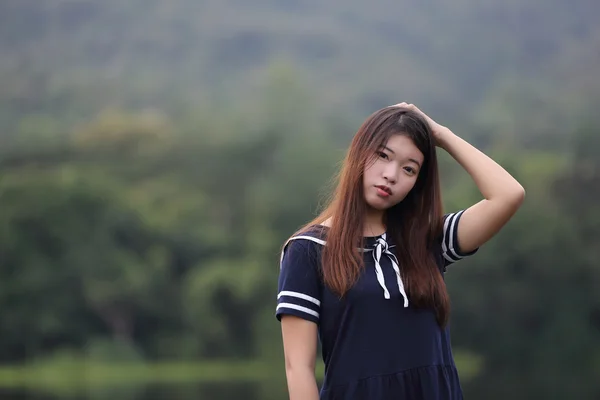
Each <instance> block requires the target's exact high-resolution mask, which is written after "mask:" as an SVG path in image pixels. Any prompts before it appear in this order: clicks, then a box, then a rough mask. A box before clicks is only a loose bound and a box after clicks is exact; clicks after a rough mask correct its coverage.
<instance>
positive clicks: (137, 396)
mask: <svg viewBox="0 0 600 400" xmlns="http://www.w3.org/2000/svg"><path fill="white" fill-rule="evenodd" d="M282 389H283V388H282V387H280V386H278V385H275V387H270V388H269V387H268V386H265V385H261V384H256V383H214V384H206V383H203V384H172V385H147V386H144V387H119V388H103V389H98V388H94V389H88V390H86V391H85V392H80V393H77V394H50V393H43V392H35V391H31V390H16V389H15V390H13V389H10V390H7V389H0V400H63V399H65V400H167V399H168V400H205V399H206V400H234V399H236V400H238V399H242V400H279V399H285V398H286V393H285V392H283V391H282Z"/></svg>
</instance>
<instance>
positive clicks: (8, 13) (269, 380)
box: [0, 0, 600, 400]
mask: <svg viewBox="0 0 600 400" xmlns="http://www.w3.org/2000/svg"><path fill="white" fill-rule="evenodd" d="M341 4H342V3H341V1H339V0H332V1H327V2H314V1H305V2H299V1H280V2H275V1H271V0H260V1H254V2H251V4H250V3H245V2H240V1H235V0H227V1H224V0H223V1H202V2H197V1H192V0H173V1H170V2H157V1H147V0H144V1H141V0H130V1H126V2H120V1H115V0H106V1H103V2H100V1H92V0H60V1H59V0H51V1H45V2H41V3H40V2H37V1H32V0H7V1H3V2H0V52H1V54H2V57H0V83H2V88H3V90H2V91H1V92H0V210H2V212H0V309H1V310H2V314H1V317H0V335H1V337H2V341H1V342H0V362H2V363H4V364H7V365H12V366H11V367H6V368H4V369H1V370H0V381H2V382H4V383H6V384H14V385H21V384H24V385H32V386H35V387H37V386H40V387H44V388H48V387H51V388H54V389H57V390H60V391H61V392H62V391H63V390H67V389H65V388H66V387H67V386H69V385H71V384H73V382H72V381H77V380H78V378H77V376H80V375H78V374H82V373H84V374H85V379H80V380H79V381H77V382H76V383H77V384H76V385H75V386H77V385H86V386H87V385H91V386H93V385H96V384H97V385H100V384H101V383H102V384H111V385H113V384H115V385H116V384H125V383H126V382H129V383H131V385H134V384H135V383H139V382H147V381H158V382H165V381H170V380H178V379H180V380H182V381H183V380H186V379H189V380H198V381H203V382H208V381H215V382H217V381H221V382H223V380H229V381H230V382H231V385H229V386H230V390H231V393H232V394H231V397H232V398H237V397H239V393H244V395H245V396H246V397H247V398H251V396H255V397H256V398H257V399H258V398H260V399H261V400H262V399H264V400H270V399H276V398H277V399H279V398H282V397H283V396H284V393H285V383H284V381H283V379H284V378H283V374H284V372H283V356H282V348H281V341H280V331H279V324H278V323H277V321H276V320H275V318H274V305H275V296H276V281H277V274H278V259H279V250H280V246H281V244H282V242H283V241H284V240H285V239H286V238H287V237H288V235H290V234H291V233H292V232H293V231H294V230H295V229H296V228H297V227H299V226H300V225H302V224H303V223H304V222H305V221H306V220H308V219H309V218H310V217H312V216H313V215H314V214H315V213H316V211H317V210H318V208H319V206H320V205H321V204H322V200H323V199H324V196H326V195H327V194H328V190H329V188H330V187H331V186H330V184H331V180H330V177H331V176H332V174H333V173H334V172H335V170H336V168H337V166H338V164H339V161H340V160H341V158H342V156H343V151H344V149H345V147H346V146H347V145H348V144H349V141H350V139H351V137H352V135H353V133H354V132H355V130H356V129H357V127H358V124H359V123H360V121H361V120H362V119H363V118H364V117H366V115H367V114H368V113H370V112H372V111H373V110H374V109H376V108H378V107H380V106H384V105H387V104H390V103H396V102H399V101H404V100H409V101H411V102H414V103H416V104H418V105H419V106H420V107H422V108H423V109H424V110H425V111H426V112H429V113H430V114H431V115H432V116H433V117H434V118H435V119H438V120H440V122H442V123H445V124H447V125H449V126H450V127H451V128H453V129H454V130H455V131H456V132H457V133H459V134H460V135H461V136H464V137H465V138H466V139H468V140H470V141H472V142H473V143H474V144H476V145H477V146H478V147H480V148H482V149H483V150H484V151H486V152H487V153H488V154H490V155H492V156H493V157H494V158H495V159H496V160H498V161H500V162H501V163H502V165H504V166H505V167H506V168H507V169H509V170H510V172H511V173H513V174H514V175H515V176H516V177H517V178H518V179H519V180H520V181H521V182H522V183H523V185H524V186H525V188H526V190H527V199H526V203H525V205H524V207H523V208H522V210H520V211H519V213H518V214H517V215H516V216H515V218H514V219H513V220H512V221H511V222H510V223H509V224H508V225H507V226H506V228H505V229H504V230H503V231H502V232H501V233H500V234H499V235H498V236H497V237H496V238H494V239H493V240H492V241H491V242H490V243H489V244H487V245H486V246H485V247H484V248H482V249H481V250H480V252H479V253H478V254H477V256H476V257H473V258H472V259H469V260H465V261H463V262H461V263H460V265H458V264H457V265H456V266H454V267H453V268H452V269H451V270H450V271H449V272H448V274H447V282H448V286H449V290H450V292H451V295H452V299H453V319H452V331H453V340H454V346H455V349H456V350H455V355H456V359H457V363H458V365H459V369H460V372H461V376H462V377H463V382H464V390H465V394H466V397H467V398H475V399H478V398H485V399H489V400H495V399H504V398H506V397H508V396H510V397H511V398H513V399H515V400H518V399H537V398H543V399H564V398H569V399H571V398H573V399H594V398H598V397H600V384H599V383H598V379H597V377H598V376H600V346H599V345H598V343H600V295H599V293H600V269H598V267H597V260H598V258H599V256H600V254H599V251H600V250H599V249H600V246H599V242H600V212H599V211H598V207H597V205H596V203H597V201H596V199H597V198H598V196H600V193H599V190H600V161H599V160H598V158H597V157H596V155H597V154H598V152H599V151H600V140H599V138H600V136H599V135H598V127H599V126H600V119H599V118H598V115H597V112H596V111H595V110H593V109H592V107H593V106H595V104H597V103H598V100H600V83H599V82H600V81H598V80H597V79H594V77H595V74H596V73H594V72H593V71H597V70H598V67H599V66H600V59H599V58H598V52H593V51H589V50H590V48H594V47H593V46H594V45H597V40H598V38H599V37H600V35H599V33H600V31H599V30H598V29H599V28H598V25H597V24H595V23H594V22H595V20H594V19H593V18H594V17H593V16H594V15H598V12H599V11H600V10H599V9H598V4H596V3H594V2H589V1H584V0H577V1H575V2H571V3H568V4H567V3H566V2H560V1H556V0H552V1H550V2H548V1H546V2H543V3H542V2H541V0H537V1H533V2H530V3H527V4H524V3H519V2H508V3H501V4H500V3H494V2H490V1H484V2H479V3H475V2H472V1H468V2H467V1H455V2H453V3H452V4H450V3H444V2H441V1H430V2H421V3H410V4H403V5H402V6H401V7H400V6H398V5H397V3H394V2H390V1H387V0H374V1H371V2H370V3H369V2H358V1H355V0H352V1H345V2H344V3H343V7H342V6H341ZM596 75H597V74H596ZM440 158H441V160H440V163H441V166H442V167H441V170H442V177H443V182H444V188H445V191H444V193H445V198H444V202H445V205H446V209H447V210H456V209H459V208H464V207H467V206H468V205H470V204H472V203H473V202H475V201H478V200H479V199H480V194H479V193H478V191H477V189H476V187H475V186H474V184H473V183H472V182H471V180H470V179H469V177H468V176H467V175H466V173H465V172H464V171H462V170H461V169H460V168H459V167H458V165H456V163H455V162H454V161H452V160H451V159H450V158H449V157H448V155H446V154H441V156H440ZM321 372H322V365H320V366H319V371H318V374H319V373H321ZM258 381H260V382H261V383H260V384H259V385H258V386H252V389H250V388H249V387H248V386H245V385H246V384H247V383H256V382H258ZM4 383H3V384H4ZM234 383H236V384H234ZM131 390H132V393H134V394H131V396H132V398H133V396H134V395H135V393H137V389H131ZM210 390H214V391H215V392H217V391H219V390H221V393H224V392H222V391H223V389H222V387H221V389H206V393H209V392H210ZM67 391H68V390H67ZM211 393H213V392H211ZM235 393H237V394H235ZM170 394H172V392H170ZM110 396H112V397H111V398H114V394H111V393H109V392H107V394H106V398H109V397H110ZM127 396H129V395H127ZM182 396H183V395H182ZM236 396H237V397H236ZM98 398H105V397H102V396H100V395H99V397H98ZM170 398H172V397H170ZM182 398H183V397H182Z"/></svg>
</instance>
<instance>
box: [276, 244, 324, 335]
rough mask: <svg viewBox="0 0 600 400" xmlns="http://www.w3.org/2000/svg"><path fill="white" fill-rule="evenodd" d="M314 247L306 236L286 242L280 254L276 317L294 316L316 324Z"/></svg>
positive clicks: (318, 291) (317, 302) (317, 295)
mask: <svg viewBox="0 0 600 400" xmlns="http://www.w3.org/2000/svg"><path fill="white" fill-rule="evenodd" d="M314 246H319V245H318V244H316V243H313V242H311V241H309V240H305V239H295V240H291V241H290V242H288V244H287V245H286V246H285V248H284V253H283V254H282V257H281V269H280V273H279V281H278V293H277V310H276V317H277V319H278V320H280V321H281V317H282V316H283V315H284V314H289V315H294V316H297V317H300V318H303V319H306V320H308V321H312V322H314V323H316V324H318V323H319V315H320V309H321V280H320V277H319V273H318V260H317V255H316V251H315V250H314V249H315V247H314Z"/></svg>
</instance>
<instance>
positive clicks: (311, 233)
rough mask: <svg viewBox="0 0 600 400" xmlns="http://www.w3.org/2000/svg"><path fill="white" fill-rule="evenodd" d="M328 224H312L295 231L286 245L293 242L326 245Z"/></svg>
mask: <svg viewBox="0 0 600 400" xmlns="http://www.w3.org/2000/svg"><path fill="white" fill-rule="evenodd" d="M327 229H328V227H327V226H324V225H310V226H307V227H305V228H303V229H301V230H299V231H298V232H296V233H294V234H293V235H292V236H291V237H289V238H288V239H287V241H286V242H285V245H284V247H287V246H289V245H290V243H291V242H300V243H304V244H305V245H309V246H310V245H311V243H312V244H316V245H318V246H324V245H325V243H326V242H327Z"/></svg>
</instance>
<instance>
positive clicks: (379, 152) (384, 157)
mask: <svg viewBox="0 0 600 400" xmlns="http://www.w3.org/2000/svg"><path fill="white" fill-rule="evenodd" d="M377 155H378V156H379V157H381V158H383V159H387V158H388V156H387V154H385V153H384V152H383V151H378V152H377Z"/></svg>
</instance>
